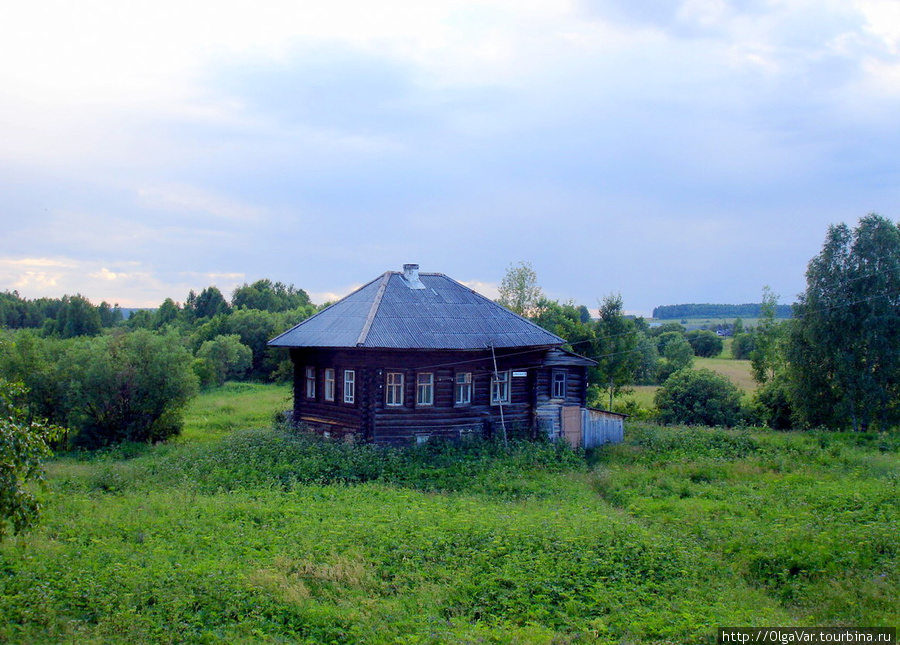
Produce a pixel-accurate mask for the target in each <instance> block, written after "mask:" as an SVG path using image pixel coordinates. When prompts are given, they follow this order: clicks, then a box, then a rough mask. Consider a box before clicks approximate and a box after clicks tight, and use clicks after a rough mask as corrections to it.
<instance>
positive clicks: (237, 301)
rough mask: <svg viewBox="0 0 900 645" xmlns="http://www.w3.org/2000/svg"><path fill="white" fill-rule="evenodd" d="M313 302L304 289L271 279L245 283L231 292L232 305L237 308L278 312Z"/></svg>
mask: <svg viewBox="0 0 900 645" xmlns="http://www.w3.org/2000/svg"><path fill="white" fill-rule="evenodd" d="M311 304H312V303H311V302H310V299H309V296H308V295H307V293H306V292H305V291H304V290H303V289H298V288H296V287H295V286H294V285H285V284H284V283H282V282H272V281H271V280H257V281H256V282H254V283H253V284H246V283H245V284H243V285H241V286H240V287H238V288H237V289H235V290H234V292H233V293H232V294H231V306H232V307H234V308H235V309H241V308H244V309H261V310H263V311H271V312H275V313H277V312H281V311H289V310H291V309H298V308H300V307H306V306H309V305H311Z"/></svg>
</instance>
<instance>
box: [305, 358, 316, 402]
mask: <svg viewBox="0 0 900 645" xmlns="http://www.w3.org/2000/svg"><path fill="white" fill-rule="evenodd" d="M306 398H307V399H314V398H316V368H315V367H313V366H312V365H307V366H306Z"/></svg>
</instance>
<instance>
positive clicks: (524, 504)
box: [0, 385, 900, 644]
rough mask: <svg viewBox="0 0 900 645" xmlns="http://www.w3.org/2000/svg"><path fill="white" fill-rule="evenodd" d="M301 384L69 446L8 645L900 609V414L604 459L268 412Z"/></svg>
mask: <svg viewBox="0 0 900 645" xmlns="http://www.w3.org/2000/svg"><path fill="white" fill-rule="evenodd" d="M285 392H286V390H285V389H284V388H274V387H272V388H270V387H263V386H251V387H249V388H247V387H246V386H238V385H230V386H227V388H226V389H225V390H220V391H218V392H214V393H210V394H205V395H202V396H201V397H200V398H199V399H198V401H197V403H196V405H195V408H194V409H193V410H192V412H191V415H190V417H189V418H190V419H191V426H190V427H189V429H188V430H187V431H186V433H185V436H184V437H183V438H182V439H181V440H180V441H179V442H176V443H173V444H170V445H163V446H156V447H152V448H146V447H134V446H132V447H128V446H126V447H123V448H121V449H117V450H112V451H108V452H106V453H103V454H100V455H94V456H89V457H77V456H67V457H60V458H57V459H56V460H55V461H54V462H53V463H52V464H50V469H49V470H50V472H49V475H50V476H49V480H50V482H49V489H48V490H47V492H46V494H45V503H46V508H45V516H44V520H43V522H42V524H41V526H40V527H39V528H38V529H36V530H35V531H33V532H32V533H30V534H27V535H24V536H20V537H17V538H15V539H11V540H8V541H7V542H4V543H2V544H0V642H4V643H7V642H8V643H69V642H77V643H185V642H186V643H548V644H549V643H595V642H599V643H707V642H714V633H715V629H716V627H717V626H767V625H796V626H824V625H848V626H891V625H893V626H896V625H898V624H900V608H898V603H897V600H896V599H897V598H898V597H900V596H898V592H900V574H898V571H900V555H898V554H900V543H898V535H900V495H898V493H900V490H898V484H900V464H898V454H900V441H898V440H897V438H896V437H884V436H865V435H860V436H849V435H836V434H823V435H800V434H777V435H776V434H770V433H748V432H739V431H725V430H706V429H702V430H701V429H695V428H668V429H665V428H658V427H656V426H652V425H646V426H640V425H634V426H629V427H628V428H627V431H626V436H627V442H626V443H625V444H623V445H620V446H615V447H611V448H608V449H604V450H601V451H598V452H597V454H595V455H590V456H589V458H587V459H586V458H585V456H584V455H581V454H578V453H573V452H571V451H568V450H566V449H564V448H561V447H555V446H550V445H534V444H521V445H516V446H514V447H513V448H512V450H511V451H510V452H506V451H504V450H503V449H502V448H501V447H500V446H497V445H492V444H483V443H473V444H468V445H463V446H449V447H441V446H436V445H426V446H423V447H421V448H417V449H411V450H409V451H406V452H401V451H393V450H382V449H378V448H374V447H369V446H349V445H344V444H333V443H322V442H318V441H314V440H311V439H308V438H304V437H300V436H297V435H295V434H292V433H289V432H285V431H283V430H278V429H272V428H271V427H269V424H268V419H269V418H270V417H271V416H272V413H274V412H275V411H276V410H281V409H283V407H284V405H283V398H284V395H285ZM267 397H269V399H270V400H269V403H265V404H261V403H260V401H261V400H264V399H266V398H267ZM223 407H224V408H228V407H231V408H233V410H231V411H223ZM264 409H265V411H264ZM229 418H240V419H244V421H242V422H240V423H239V424H237V425H236V426H235V427H234V428H232V429H229V428H225V427H224V426H223V425H222V424H225V423H226V422H227V420H228V419H229ZM248 420H253V421H248ZM245 422H246V423H253V424H255V425H257V426H258V428H256V429H254V428H253V427H240V426H242V425H243V424H244V423H245ZM201 424H205V426H204V425H201Z"/></svg>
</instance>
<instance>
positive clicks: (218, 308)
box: [194, 287, 231, 319]
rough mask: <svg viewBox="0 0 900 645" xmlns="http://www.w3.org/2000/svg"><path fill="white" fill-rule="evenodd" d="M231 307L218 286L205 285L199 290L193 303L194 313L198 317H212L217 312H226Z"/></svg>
mask: <svg viewBox="0 0 900 645" xmlns="http://www.w3.org/2000/svg"><path fill="white" fill-rule="evenodd" d="M230 310H231V308H230V307H229V306H228V303H227V302H226V301H225V296H223V295H222V292H221V291H219V289H218V287H207V288H206V289H204V290H203V291H201V292H200V295H199V296H197V300H196V301H195V303H194V314H195V315H196V317H197V318H198V319H200V318H212V317H213V316H215V315H217V314H227V313H228V312H229V311H230Z"/></svg>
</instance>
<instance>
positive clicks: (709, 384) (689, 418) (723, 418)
mask: <svg viewBox="0 0 900 645" xmlns="http://www.w3.org/2000/svg"><path fill="white" fill-rule="evenodd" d="M656 407H657V408H658V409H659V420H660V421H661V422H662V423H665V424H675V423H680V424H685V425H706V426H727V427H731V426H734V425H737V424H738V423H739V422H740V418H741V394H740V391H739V390H738V389H737V386H735V385H734V383H732V382H731V381H729V380H728V379H727V378H725V377H724V376H722V375H720V374H716V373H715V372H713V371H710V370H706V369H699V370H692V369H684V370H680V371H678V372H675V373H674V374H672V375H671V376H670V377H669V378H667V379H666V381H665V383H663V384H662V386H661V387H660V388H659V389H658V390H657V391H656Z"/></svg>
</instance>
